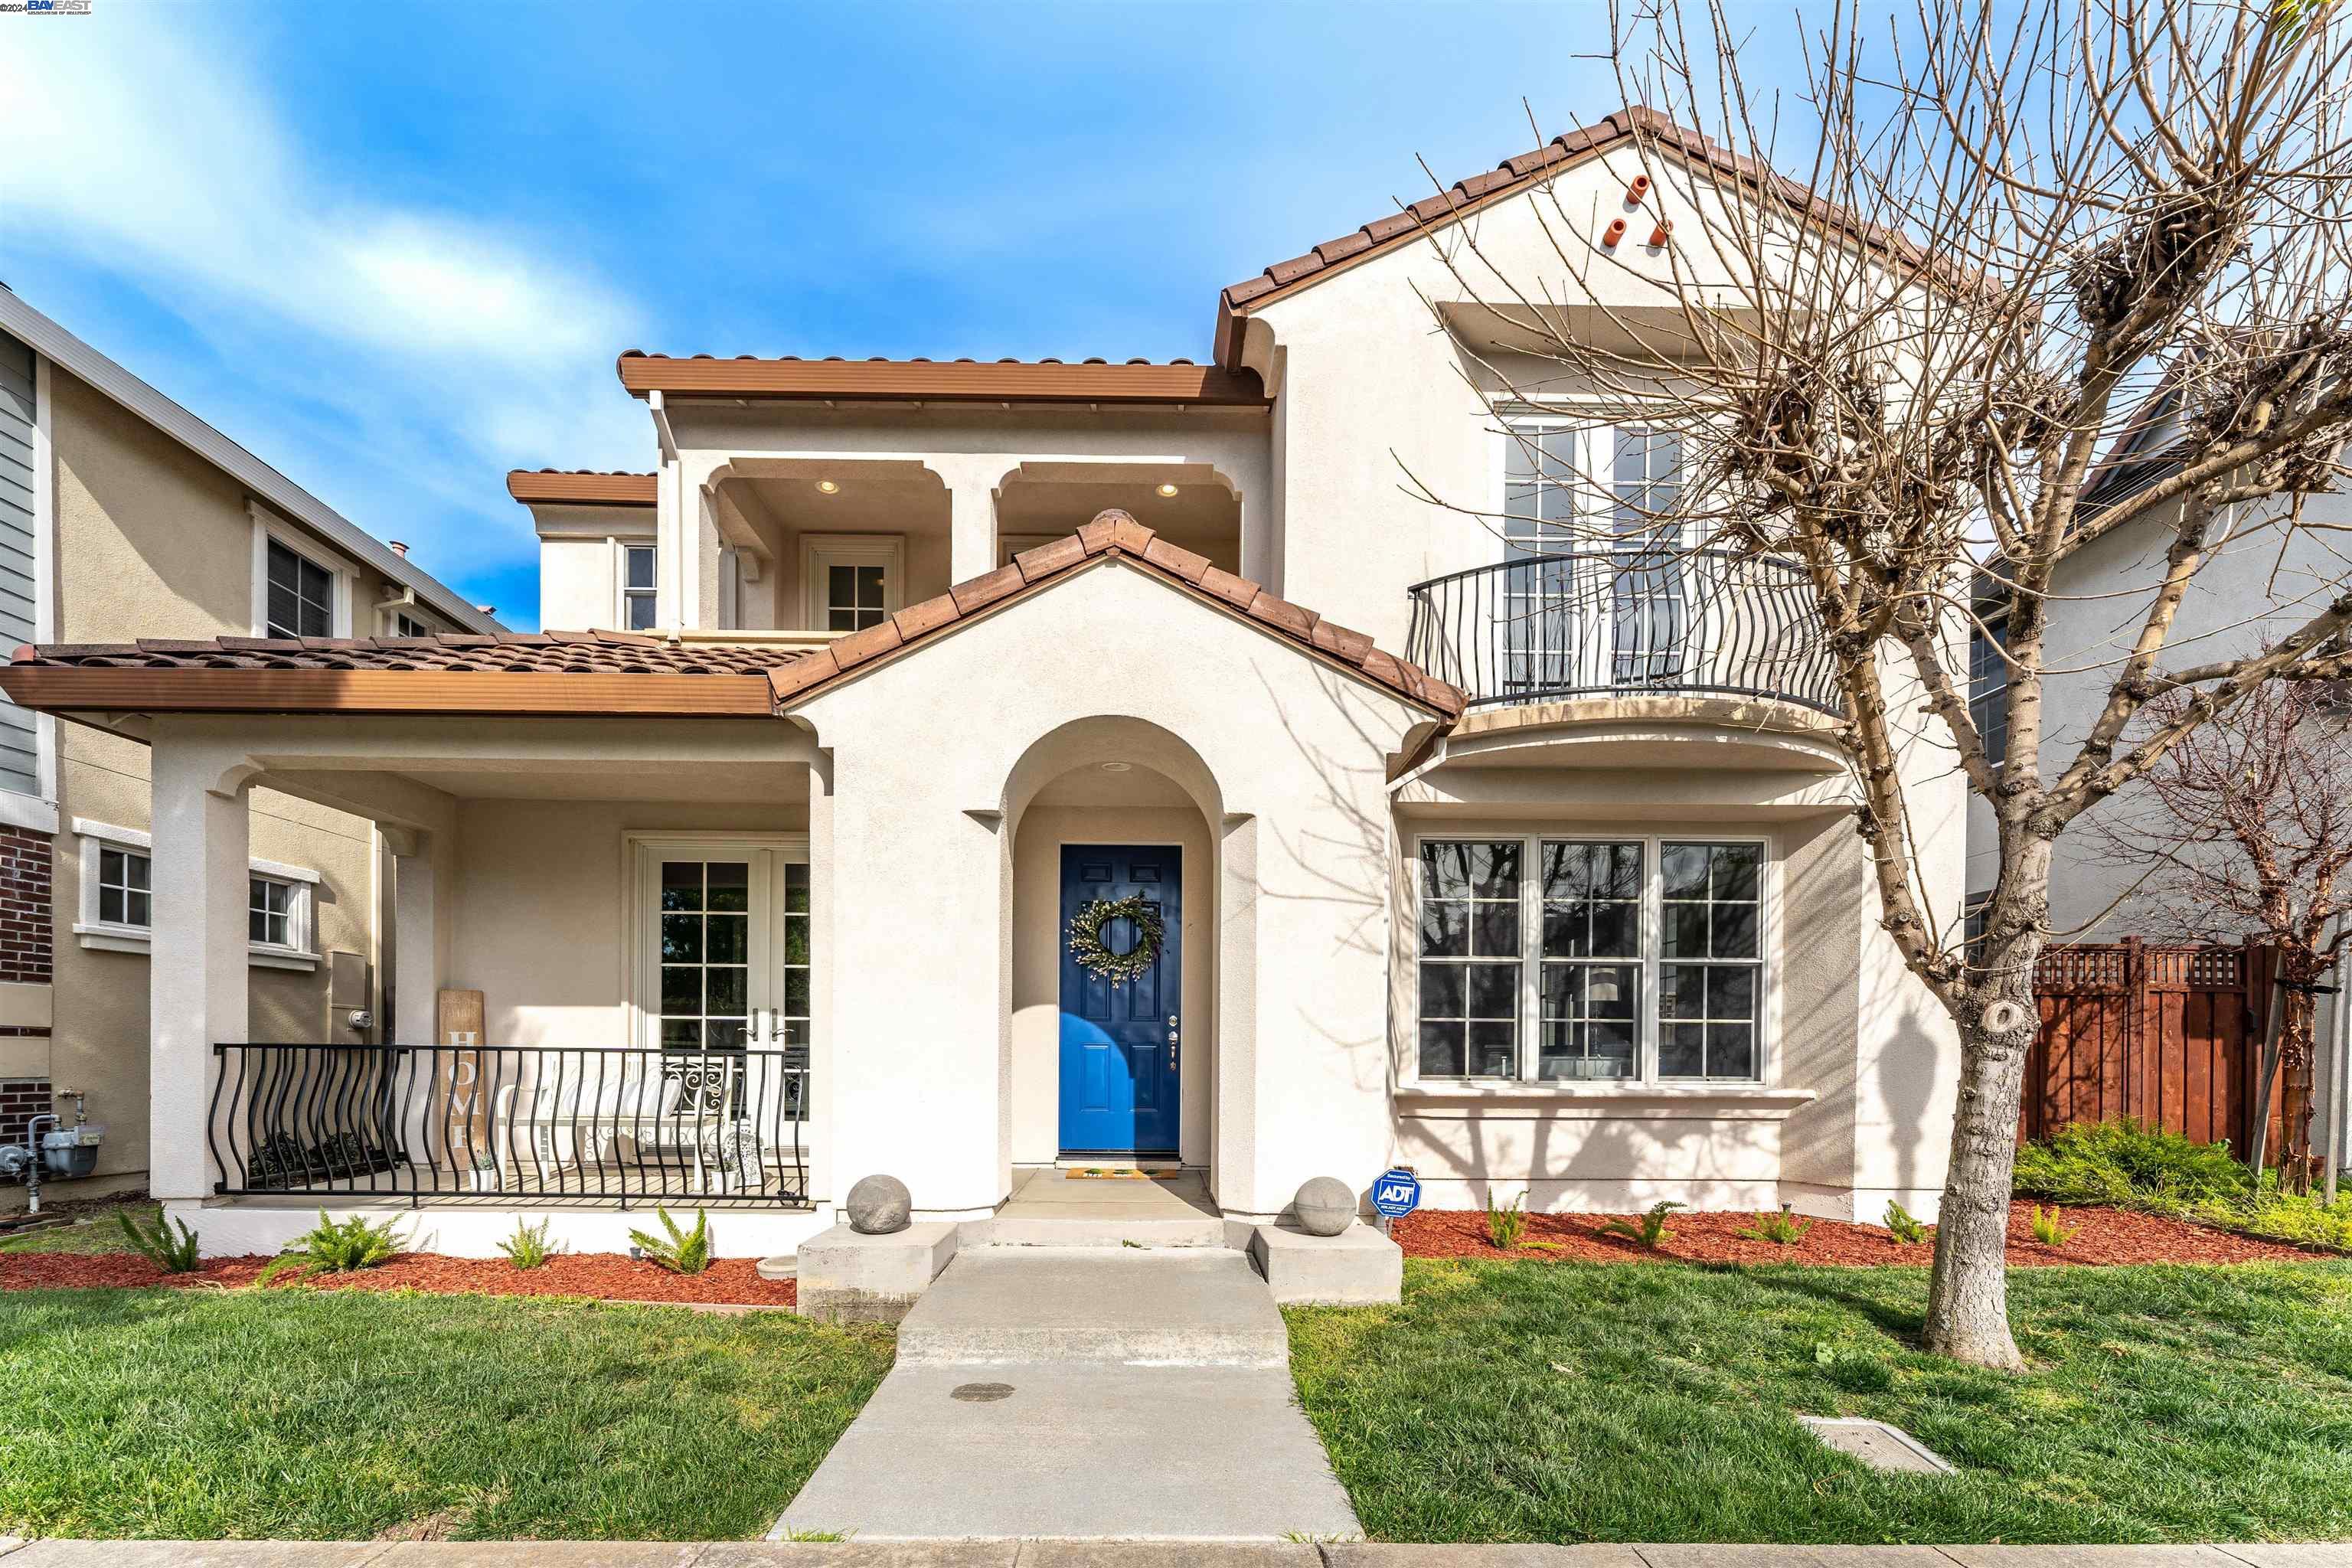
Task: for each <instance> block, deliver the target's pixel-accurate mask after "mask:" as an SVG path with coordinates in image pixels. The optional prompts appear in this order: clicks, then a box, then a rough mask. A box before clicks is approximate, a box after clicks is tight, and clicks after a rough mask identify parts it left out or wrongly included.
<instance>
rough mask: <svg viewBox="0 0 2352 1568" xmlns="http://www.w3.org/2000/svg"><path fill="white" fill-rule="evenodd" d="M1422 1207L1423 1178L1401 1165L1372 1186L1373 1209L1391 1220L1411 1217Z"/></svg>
mask: <svg viewBox="0 0 2352 1568" xmlns="http://www.w3.org/2000/svg"><path fill="white" fill-rule="evenodd" d="M1420 1206H1421V1178H1420V1177H1419V1176H1416V1175H1414V1174H1413V1173H1412V1172H1411V1171H1408V1170H1406V1169H1405V1168H1404V1167H1403V1166H1402V1165H1400V1166H1398V1167H1397V1168H1396V1169H1395V1170H1393V1171H1385V1172H1382V1173H1381V1179H1380V1180H1379V1181H1377V1182H1374V1183H1373V1184H1372V1207H1374V1208H1375V1209H1378V1210H1379V1211H1380V1212H1381V1215H1383V1216H1384V1217H1386V1218H1389V1219H1395V1218H1398V1217H1399V1216H1401V1215H1409V1214H1411V1213H1412V1211H1413V1210H1415V1209H1417V1208H1419V1207H1420Z"/></svg>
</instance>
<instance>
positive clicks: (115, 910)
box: [98, 844, 155, 927]
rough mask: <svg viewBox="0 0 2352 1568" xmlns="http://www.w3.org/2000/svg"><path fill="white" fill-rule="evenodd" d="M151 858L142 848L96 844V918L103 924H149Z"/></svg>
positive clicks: (152, 903) (152, 905)
mask: <svg viewBox="0 0 2352 1568" xmlns="http://www.w3.org/2000/svg"><path fill="white" fill-rule="evenodd" d="M153 877H154V862H153V860H152V858H151V857H150V856H148V855H147V854H146V853H145V852H144V851H142V850H138V849H131V848H127V847H121V846H119V845H113V844H101V845H100V846H99V847H98V919H99V921H100V923H101V924H104V925H117V926H142V927H146V926H152V925H153V924H154V923H155V895H154V893H153V892H152V885H153Z"/></svg>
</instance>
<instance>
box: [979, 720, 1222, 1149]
mask: <svg viewBox="0 0 2352 1568" xmlns="http://www.w3.org/2000/svg"><path fill="white" fill-rule="evenodd" d="M1222 820H1223V812H1222V808H1221V805H1220V803H1219V797H1218V791H1217V787H1216V784H1215V781H1214V779H1213V777H1212V775H1211V774H1210V773H1209V770H1208V767H1207V765H1206V764H1205V763H1203V762H1202V760H1201V758H1200V756H1199V754H1198V753H1197V752H1194V751H1193V750H1192V747H1191V746H1190V745H1188V744H1186V743H1185V742H1183V741H1182V740H1181V739H1180V738H1179V737H1177V736H1175V735H1173V734H1171V733H1170V732H1169V731H1165V730H1163V729H1160V727H1158V726H1157V725H1153V724H1150V723H1147V722H1145V721H1141V720H1137V719H1130V718H1119V717H1113V716H1104V717H1100V718H1094V719H1086V720H1080V721H1076V722H1073V723H1070V724H1066V725H1064V726H1063V727H1061V728H1060V729H1057V730H1055V731H1053V732H1052V733H1050V734H1048V735H1046V736H1044V737H1042V738H1041V739H1039V740H1038V741H1037V742H1035V743H1034V745H1032V746H1031V747H1030V748H1029V750H1028V751H1027V752H1025V753H1024V755H1023V757H1022V759H1021V760H1020V762H1019V763H1017V764H1016V765H1015V766H1014V768H1013V772H1012V774H1011V776H1010V778H1009V779H1008V780H1007V785H1006V791H1005V822H1006V824H1007V826H1008V829H1009V831H1008V832H1007V834H1006V842H1007V843H1008V845H1009V858H1010V862H1011V863H1010V865H1009V867H1008V872H1009V876H1008V885H1009V886H1010V888H1011V889H1012V896H1011V899H1010V900H1009V902H1010V908H1009V910H1007V911H1006V914H1007V921H1006V925H1007V930H1006V951H1007V953H1008V956H1009V971H1010V972H1009V974H1008V976H1007V982H1008V994H1007V1007H1006V1019H1007V1041H1006V1046H1007V1050H1008V1055H1009V1060H1008V1068H1009V1071H1008V1074H1007V1085H1008V1091H1009V1092H1008V1094H1007V1110H1008V1112H1009V1117H1010V1123H1011V1125H1010V1127H1009V1129H1008V1131H1009V1138H1010V1147H1011V1152H1012V1163H1013V1164H1014V1165H1015V1166H1041V1165H1050V1164H1053V1163H1055V1162H1057V1161H1063V1160H1077V1161H1083V1162H1097V1163H1109V1164H1123V1163H1137V1164H1181V1165H1183V1166H1186V1167H1191V1168H1195V1169H1202V1170H1205V1169H1206V1168H1207V1167H1208V1166H1209V1165H1210V1164H1211V1163H1212V1152H1213V1150H1214V1148H1215V1146H1216V1145H1215V1131H1216V1114H1217V1094H1216V1068H1217V1052H1216V1035H1217V979H1218V975H1217V951H1216V948H1217V943H1216V934H1215V933H1216V931H1217V929H1218V925H1217V910H1218V907H1219V902H1220V896H1219V886H1218V883H1219V845H1218V833H1217V826H1218V825H1219V824H1220V823H1221V822H1222ZM1127 899H1134V900H1138V901H1139V903H1141V904H1143V905H1145V906H1147V907H1148V908H1150V910H1151V911H1152V912H1153V915H1154V918H1157V919H1159V920H1160V924H1161V927H1162V934H1161V937H1160V942H1159V943H1158V944H1157V947H1156V958H1155V960H1154V962H1153V963H1152V964H1151V965H1150V968H1149V969H1147V970H1145V971H1143V972H1142V973H1139V974H1138V975H1137V976H1135V977H1134V978H1133V979H1132V980H1129V981H1126V982H1123V983H1121V984H1112V983H1111V982H1110V981H1108V980H1107V979H1105V978H1104V977H1102V976H1100V975H1098V974H1096V973H1091V972H1089V971H1088V970H1087V969H1086V968H1085V967H1084V966H1083V965H1082V964H1080V963H1077V962H1076V960H1074V958H1073V957H1072V955H1071V952H1070V942H1069V934H1068V933H1069V924H1070V921H1071V919H1072V917H1073V915H1074V914H1075V913H1076V911H1078V910H1081V909H1083V908H1084V907H1085V906H1086V905H1087V903H1089V902H1091V901H1094V900H1103V901H1106V902H1118V901H1119V900H1127ZM1105 934H1106V935H1107V936H1108V939H1109V941H1108V945H1110V946H1111V947H1112V948H1113V950H1114V951H1125V950H1127V949H1128V948H1129V947H1130V946H1131V945H1132V944H1133V942H1135V941H1136V931H1135V930H1134V928H1133V926H1132V925H1131V924H1129V922H1127V921H1117V922H1114V923H1113V924H1112V926H1111V927H1110V928H1109V929H1108V931H1106V933H1105Z"/></svg>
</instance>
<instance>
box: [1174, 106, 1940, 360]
mask: <svg viewBox="0 0 2352 1568" xmlns="http://www.w3.org/2000/svg"><path fill="white" fill-rule="evenodd" d="M1637 135H1642V136H1646V137H1648V139H1649V140H1650V141H1651V142H1654V144H1656V145H1658V146H1661V147H1664V148H1668V149H1671V150H1673V151H1675V152H1677V153H1681V154H1682V155H1683V156H1684V157H1685V158H1687V159H1689V160H1690V161H1691V162H1693V163H1700V164H1704V165H1706V166H1707V167H1708V168H1710V169H1712V170H1714V171H1715V172H1716V173H1717V174H1722V175H1724V176H1726V177H1727V178H1729V179H1731V180H1734V181H1737V182H1738V183H1740V184H1746V185H1748V186H1749V187H1751V188H1760V189H1762V190H1766V191H1769V192H1770V193H1771V194H1773V195H1777V196H1779V197H1780V198H1781V199H1782V200H1783V201H1784V202H1786V203H1788V204H1789V205H1792V206H1794V207H1795V208H1796V209H1797V210H1798V211H1799V212H1801V213H1802V214H1803V215H1804V216H1807V217H1808V218H1810V219H1811V220H1812V221H1814V222H1817V223H1821V224H1822V225H1824V226H1830V227H1834V228H1840V229H1843V230H1845V231H1847V232H1848V233H1850V234H1852V235H1853V237H1855V238H1857V239H1859V240H1860V241H1862V242H1863V243H1864V244H1866V245H1873V246H1878V247H1884V248H1886V249H1889V250H1892V251H1893V252H1895V254H1896V255H1898V256H1900V257H1901V258H1903V259H1904V260H1906V262H1908V263H1910V264H1911V265H1913V266H1916V267H1922V268H1932V267H1933V266H1934V265H1935V264H1934V263H1933V262H1931V261H1930V260H1929V258H1927V256H1926V255H1925V253H1923V252H1922V251H1921V250H1920V249H1919V247H1917V246H1916V245H1914V244H1913V243H1912V242H1911V241H1910V240H1909V239H1908V238H1906V237H1904V236H1902V235H1900V234H1898V233H1896V232H1895V231H1894V230H1892V229H1888V228H1884V227H1882V226H1878V225H1875V224H1871V223H1867V222H1864V220H1863V219H1862V218H1860V217H1859V216H1856V215H1854V214H1853V213H1851V212H1849V211H1847V210H1846V209H1844V208H1843V207H1840V206H1838V205H1834V204H1833V203H1831V202H1827V201H1823V200H1821V199H1819V198H1818V197H1815V196H1814V195H1811V193H1810V192H1809V191H1807V190H1806V189H1805V187H1804V186H1803V185H1802V184H1799V183H1798V182H1797V181H1795V180H1792V179H1790V178H1789V177H1788V176H1787V175H1785V174H1781V173H1780V172H1779V171H1778V170H1776V169H1773V168H1770V167H1769V166H1768V165H1765V164H1763V163H1759V162H1758V161H1757V160H1755V159H1753V158H1748V157H1743V156H1741V155H1740V154H1738V153H1733V152H1731V151H1730V150H1729V149H1728V148H1726V147H1722V146H1720V145H1718V144H1717V143H1716V142H1711V141H1709V140H1708V139H1707V138H1706V135H1705V134H1704V133H1702V132H1696V131H1693V130H1691V129H1690V128H1689V127H1687V126H1684V125H1677V124H1675V121H1672V120H1670V119H1668V118H1667V117H1666V116H1665V115H1664V114H1661V113H1659V112H1658V111H1657V110H1654V109H1645V108H1643V107H1641V106H1639V105H1629V106H1627V107H1626V108H1623V109H1621V110H1617V112H1615V113H1614V114H1611V115H1608V116H1606V117H1604V118H1603V119H1601V121H1599V122H1598V123H1596V124H1593V125H1590V126H1587V127H1586V128H1585V129H1583V130H1581V131H1571V132H1563V133H1562V134H1560V135H1558V136H1555V137H1553V138H1552V139H1551V140H1550V141H1549V142H1545V143H1544V144H1543V145H1542V146H1540V147H1538V148H1535V149H1533V150H1532V151H1529V152H1526V153H1520V154H1518V155H1517V157H1515V158H1506V159H1504V160H1503V161H1502V162H1501V163H1498V164H1496V166H1495V167H1494V168H1492V169H1490V170H1487V171H1486V173H1484V174H1473V175H1471V176H1470V177H1469V178H1468V179H1466V180H1457V181H1455V182H1454V184H1451V185H1449V186H1447V187H1446V188H1445V189H1444V190H1443V191H1439V192H1437V193H1435V194H1434V195H1428V196H1424V197H1423V198H1422V199H1421V200H1420V201H1417V202H1415V203H1413V204H1412V205H1411V206H1408V207H1406V208H1404V209H1403V210H1402V211H1401V212H1394V213H1390V214H1387V215H1385V216H1381V217H1377V218H1374V219H1373V220H1372V221H1371V222H1370V223H1368V224H1365V225H1364V226H1362V227H1360V228H1358V229H1356V230H1355V231H1354V232H1352V233H1349V234H1343V235H1341V236H1340V237H1339V238H1337V239H1328V240H1325V241H1324V242H1323V243H1322V244H1321V245H1318V246H1317V247H1315V248H1314V249H1312V250H1310V251H1307V253H1306V254H1305V255H1303V256H1294V257H1292V258H1290V259H1289V260H1287V261H1277V262H1276V263H1275V264H1274V265H1273V266H1271V267H1268V268H1265V270H1264V271H1262V272H1260V273H1259V274H1258V275H1257V276H1255V278H1244V279H1242V280H1241V281H1240V282H1238V283H1235V284H1233V285H1231V286H1230V287H1228V288H1227V289H1225V290H1224V291H1223V293H1222V294H1221V295H1219V296H1218V300H1217V325H1216V352H1215V354H1214V356H1213V357H1214V358H1215V360H1216V363H1219V364H1222V365H1224V366H1227V367H1228V368H1238V367H1239V366H1240V364H1241V350H1242V334H1241V330H1240V328H1241V321H1242V320H1243V318H1244V317H1246V316H1248V315H1249V314H1250V313H1251V312H1252V311H1254V310H1258V309H1260V308H1262V307H1264V306H1265V305H1267V304H1270V303H1272V302H1273V300H1274V299H1275V298H1276V296H1277V295H1286V294H1287V293H1289V292H1291V291H1294V290H1296V289H1303V288H1307V287H1310V286H1312V285H1313V284H1315V283H1317V282H1318V281H1320V280H1321V279H1322V277H1323V276H1324V275H1326V274H1328V273H1329V272H1331V271H1333V270H1335V269H1339V268H1345V267H1349V266H1352V265H1354V264H1355V263H1356V262H1358V261H1360V260H1369V259H1370V258H1371V257H1373V256H1375V255H1382V254H1385V253H1387V252H1388V251H1391V250H1393V249H1395V248H1397V247H1399V246H1401V245H1404V244H1406V243H1408V242H1410V241H1412V240H1413V239H1415V238H1417V237H1423V236H1426V235H1427V234H1428V233H1429V232H1430V231H1431V230H1432V229H1435V228H1441V227H1443V226H1445V225H1447V224H1449V223H1452V222H1454V221H1455V220H1456V219H1458V218H1462V217H1465V216H1469V215H1470V214H1471V213H1473V212H1475V211H1477V210H1479V209H1480V208H1482V207H1486V206H1490V205H1494V204H1495V203H1496V202H1497V201H1500V200H1503V199H1505V198H1507V197H1509V196H1514V195H1517V194H1519V193H1520V192H1521V191H1524V190H1526V189H1528V187H1529V186H1532V185H1535V184H1539V183H1540V182H1542V181H1543V180H1546V179H1548V178H1550V177H1552V176H1554V175H1557V174H1560V173H1562V172H1563V171H1564V170H1565V169H1566V168H1568V167H1569V166H1570V165H1571V164H1575V163H1583V162H1586V161H1587V160H1589V159H1592V158H1597V157H1599V156H1601V154H1602V153H1607V152H1608V151H1609V150H1610V149H1612V148H1613V147H1616V146H1619V145H1621V144H1622V143H1623V142H1629V141H1632V140H1633V138H1634V137H1636V136H1637Z"/></svg>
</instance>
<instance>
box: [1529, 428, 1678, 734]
mask: <svg viewBox="0 0 2352 1568" xmlns="http://www.w3.org/2000/svg"><path fill="white" fill-rule="evenodd" d="M1501 440H1502V443H1503V459H1502V497H1501V500H1502V506H1503V515H1504V521H1503V529H1502V542H1501V548H1502V561H1503V564H1504V565H1505V566H1506V567H1507V568H1509V570H1507V571H1506V572H1505V573H1503V574H1501V578H1502V580H1501V583H1500V585H1499V589H1498V591H1497V592H1496V594H1495V595H1494V598H1493V608H1492V611H1491V614H1492V616H1493V617H1494V626H1493V627H1492V633H1491V635H1492V637H1493V642H1494V657H1495V660H1496V677H1497V678H1498V679H1499V681H1500V683H1501V686H1502V689H1503V690H1504V691H1506V692H1527V693H1537V692H1547V691H1585V690H1601V689H1613V688H1622V687H1628V686H1633V687H1639V686H1645V685H1647V686H1672V685H1674V684H1675V683H1676V682H1677V681H1678V680H1679V679H1681V678H1682V677H1683V675H1684V673H1685V666H1686V664H1687V662H1688V655H1689V645H1690V642H1691V639H1692V635H1693V627H1692V625H1691V620H1692V616H1691V613H1690V606H1689V598H1690V595H1689V585H1688V584H1687V583H1686V582H1685V563H1684V562H1683V561H1682V560H1681V558H1680V557H1679V556H1678V555H1677V554H1676V553H1675V552H1676V550H1677V548H1678V547H1679V546H1680V545H1681V544H1682V543H1684V542H1685V541H1684V539H1683V537H1682V531H1681V529H1680V528H1679V527H1676V526H1670V525H1667V524H1665V523H1663V522H1661V521H1660V519H1661V518H1664V517H1669V516H1671V515H1672V514H1673V513H1674V511H1675V507H1676V506H1677V504H1678V501H1679V498H1680V496H1681V492H1682V484H1683V452H1682V445H1683V444H1682V437H1681V436H1680V435H1679V434H1678V433H1676V432H1675V431H1672V430H1662V429H1655V428H1653V427H1651V426H1645V425H1641V424H1635V423H1626V424H1615V425H1610V424H1596V423H1592V422H1591V421H1590V420H1579V419H1577V418H1575V417H1573V416H1569V415H1564V414H1563V415H1547V416H1521V417H1516V418H1513V419H1511V420H1510V421H1508V423H1507V426H1506V428H1505V429H1504V431H1503V432H1502V433H1501Z"/></svg>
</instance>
